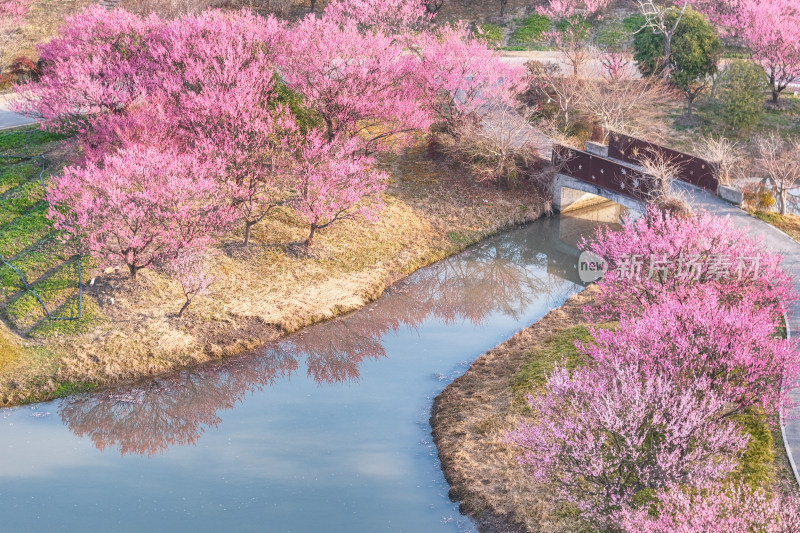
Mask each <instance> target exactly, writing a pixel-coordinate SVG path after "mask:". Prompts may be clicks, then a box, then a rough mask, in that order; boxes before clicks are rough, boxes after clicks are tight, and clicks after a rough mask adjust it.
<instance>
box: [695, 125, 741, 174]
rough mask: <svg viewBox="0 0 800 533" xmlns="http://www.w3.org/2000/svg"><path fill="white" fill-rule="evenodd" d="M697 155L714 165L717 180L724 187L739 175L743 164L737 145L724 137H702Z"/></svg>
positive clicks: (739, 148)
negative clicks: (716, 169) (715, 166)
mask: <svg viewBox="0 0 800 533" xmlns="http://www.w3.org/2000/svg"><path fill="white" fill-rule="evenodd" d="M697 155H699V156H700V157H702V158H703V159H705V160H707V161H710V162H711V163H716V165H717V168H718V172H717V176H718V179H719V181H720V183H723V184H726V185H727V184H730V183H732V182H733V180H734V179H735V178H736V177H738V176H740V175H741V169H742V168H743V166H744V163H745V160H744V157H743V156H742V150H741V147H740V146H739V144H738V143H736V142H733V141H731V140H730V139H726V138H725V137H717V138H715V137H713V136H709V137H703V138H702V139H701V140H700V145H699V149H698V154H697Z"/></svg>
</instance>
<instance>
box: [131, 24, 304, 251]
mask: <svg viewBox="0 0 800 533" xmlns="http://www.w3.org/2000/svg"><path fill="white" fill-rule="evenodd" d="M284 29H285V28H284V26H283V24H282V23H279V22H278V21H277V20H276V19H274V18H268V19H266V20H262V19H260V18H258V17H255V16H254V15H252V14H247V13H241V14H237V15H235V16H230V15H228V14H223V13H219V12H209V13H204V14H201V15H199V16H197V17H192V18H185V19H180V20H178V21H174V22H172V23H171V24H169V26H168V27H167V28H166V40H167V41H169V42H171V43H175V44H174V45H173V46H171V47H169V48H166V49H164V50H163V54H164V56H163V57H159V60H158V62H159V63H160V64H163V65H165V67H164V68H165V69H166V70H168V71H169V72H173V73H175V75H174V76H172V78H171V79H172V82H173V83H174V84H175V85H174V86H172V87H168V86H167V87H162V90H163V91H164V92H165V94H163V95H158V97H159V100H161V101H166V102H167V105H168V106H169V109H168V112H169V113H171V114H172V115H173V116H172V117H169V118H168V119H167V122H168V123H172V124H175V125H176V127H177V128H178V129H179V130H180V131H181V132H183V135H182V138H183V140H184V142H185V144H187V145H188V146H187V147H188V149H190V150H192V151H193V152H194V153H195V154H197V156H198V157H215V158H219V159H221V160H223V161H224V162H225V172H224V173H222V174H221V178H222V180H223V185H224V189H223V192H225V193H226V194H227V195H228V197H229V198H230V200H231V203H232V205H233V206H234V208H235V209H236V211H237V213H238V215H239V216H240V218H241V219H242V220H243V222H244V244H248V242H249V240H250V233H251V229H252V227H253V226H254V225H255V224H256V223H258V222H260V221H261V220H263V219H264V218H265V217H266V216H267V214H268V213H269V212H270V210H271V208H272V207H273V206H275V205H276V204H278V203H280V202H281V201H282V200H284V199H285V195H286V191H287V189H288V184H287V183H286V177H287V175H288V169H287V167H288V165H289V160H290V159H291V150H290V139H292V138H294V137H295V136H296V135H297V133H298V132H297V126H296V124H295V119H294V116H293V115H292V113H291V110H290V109H289V108H288V107H287V106H286V105H284V104H283V103H281V102H280V101H279V96H278V92H277V89H276V86H275V84H276V81H275V78H274V76H273V72H274V71H275V61H276V60H277V59H279V57H280V54H279V50H278V49H279V45H278V41H279V38H280V35H282V34H283V32H284ZM147 129H150V128H149V127H148V128H147Z"/></svg>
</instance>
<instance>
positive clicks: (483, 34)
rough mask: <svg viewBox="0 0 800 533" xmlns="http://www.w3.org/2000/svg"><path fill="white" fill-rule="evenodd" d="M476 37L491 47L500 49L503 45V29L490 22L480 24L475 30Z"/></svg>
mask: <svg viewBox="0 0 800 533" xmlns="http://www.w3.org/2000/svg"><path fill="white" fill-rule="evenodd" d="M475 36H476V37H477V38H478V39H481V40H482V41H486V44H488V45H489V46H494V47H498V46H500V45H501V44H502V43H503V27H502V26H498V25H497V24H489V23H488V22H487V23H483V24H479V25H478V26H477V27H476V28H475Z"/></svg>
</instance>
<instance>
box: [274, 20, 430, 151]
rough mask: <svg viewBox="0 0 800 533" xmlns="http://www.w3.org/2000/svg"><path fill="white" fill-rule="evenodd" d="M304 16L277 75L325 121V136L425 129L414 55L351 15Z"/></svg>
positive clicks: (425, 116)
mask: <svg viewBox="0 0 800 533" xmlns="http://www.w3.org/2000/svg"><path fill="white" fill-rule="evenodd" d="M333 13H334V14H335V15H336V16H333V15H331V16H325V17H322V18H319V19H317V18H315V17H307V18H306V19H304V20H303V21H301V22H300V23H299V25H298V26H297V27H296V28H295V29H294V31H292V32H291V33H290V35H289V39H290V42H289V43H288V44H287V47H288V49H289V50H290V51H292V52H293V53H289V54H288V55H287V59H286V62H285V64H283V65H282V67H281V75H282V76H283V77H284V79H285V80H286V83H287V85H288V86H289V88H291V89H293V90H295V91H297V92H299V93H300V94H301V95H303V96H304V97H305V98H306V101H307V103H308V105H309V106H311V107H312V108H313V109H314V110H315V111H316V112H317V113H319V115H320V117H321V118H322V120H323V121H324V123H325V127H326V134H327V136H328V139H329V140H332V139H333V138H334V137H337V136H342V135H347V136H352V135H358V134H364V135H366V136H368V138H370V139H371V140H372V141H373V142H372V145H373V149H374V148H377V147H378V146H377V144H378V141H381V140H383V139H386V138H388V137H391V136H393V135H396V134H401V133H406V132H411V131H415V130H424V129H426V128H427V127H428V126H429V125H430V118H429V116H428V114H427V113H426V112H425V110H424V109H423V107H422V106H421V105H420V89H419V85H418V84H416V83H414V76H412V74H413V72H414V71H415V69H416V68H418V65H417V64H416V61H415V58H414V56H413V55H411V54H409V53H405V52H404V51H403V48H402V46H401V45H400V43H399V42H398V40H397V39H396V38H395V37H394V36H393V35H391V34H389V33H386V32H384V31H381V30H376V31H363V30H361V29H359V28H358V25H357V23H356V21H355V20H352V19H348V18H346V17H345V16H344V14H341V13H342V12H339V11H334V12H333Z"/></svg>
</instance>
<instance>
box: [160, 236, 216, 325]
mask: <svg viewBox="0 0 800 533" xmlns="http://www.w3.org/2000/svg"><path fill="white" fill-rule="evenodd" d="M162 268H163V270H164V271H165V272H166V273H167V274H168V275H169V276H170V277H172V278H174V279H175V280H177V282H178V283H180V285H181V289H182V290H183V296H184V298H185V299H186V301H185V302H184V303H183V306H182V307H181V309H180V311H178V316H179V317H180V316H182V315H183V312H184V311H186V308H187V307H189V305H190V304H191V303H192V301H193V300H194V299H195V297H197V296H200V295H202V294H206V293H207V292H208V291H209V288H210V287H211V284H212V283H214V276H213V275H212V274H211V272H210V271H209V269H208V264H207V258H206V257H205V254H203V251H202V250H198V249H196V248H187V249H185V250H181V251H180V252H178V254H177V255H176V256H175V257H171V258H168V261H167V262H166V263H164V264H163V265H162Z"/></svg>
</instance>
